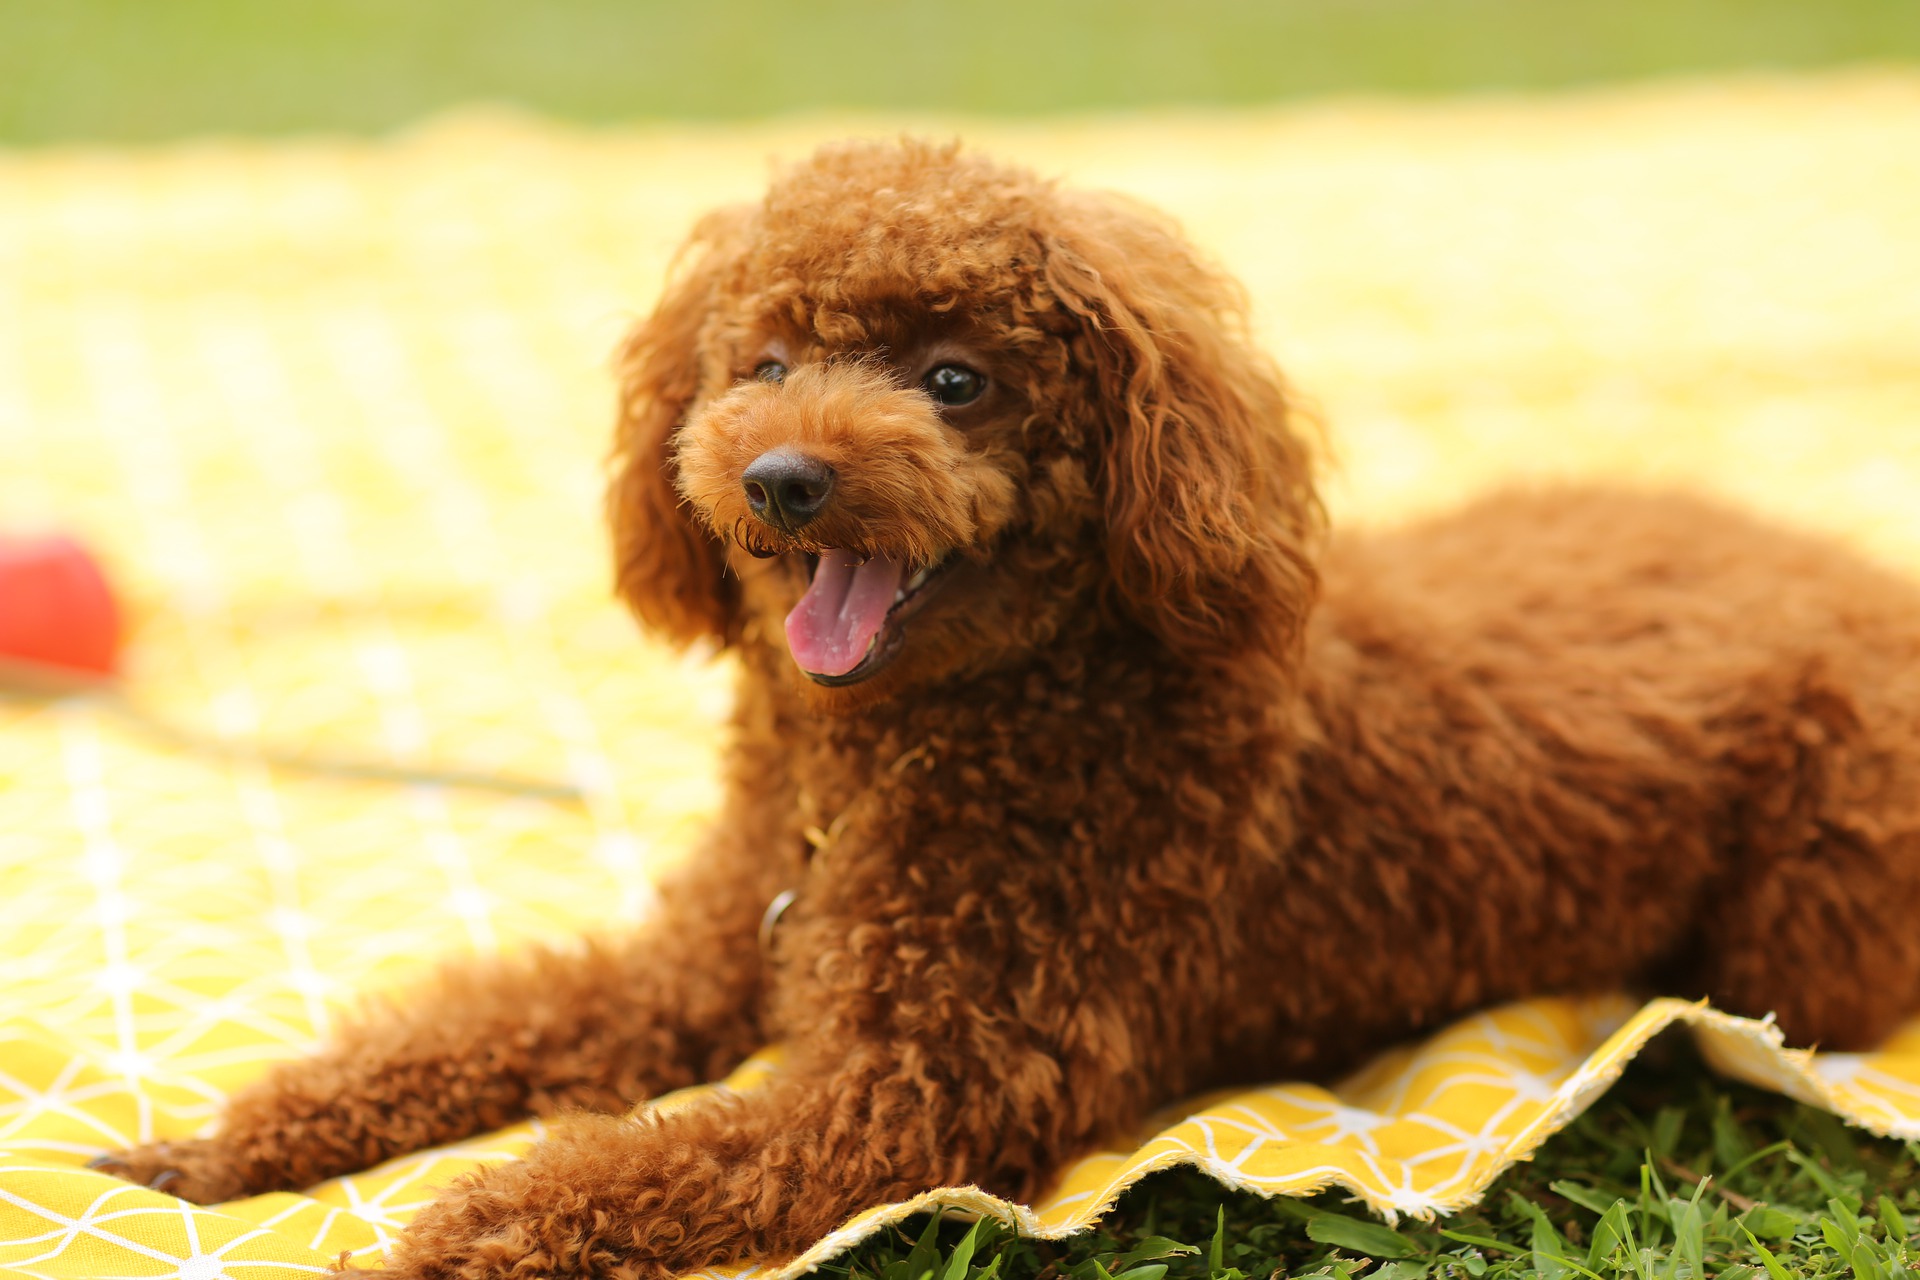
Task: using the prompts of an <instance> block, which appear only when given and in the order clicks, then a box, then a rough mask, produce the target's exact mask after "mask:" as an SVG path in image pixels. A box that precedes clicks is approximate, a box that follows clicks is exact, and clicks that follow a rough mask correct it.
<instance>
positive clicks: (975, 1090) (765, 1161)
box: [379, 1046, 1072, 1280]
mask: <svg viewBox="0 0 1920 1280" xmlns="http://www.w3.org/2000/svg"><path fill="white" fill-rule="evenodd" d="M1010 1065H1013V1066H1015V1067H1016V1069H1017V1066H1018V1064H1010ZM1027 1065H1028V1066H1030V1067H1031V1066H1032V1065H1033V1064H1027ZM1050 1065H1051V1064H1048V1066H1049V1067H1050ZM1040 1074H1041V1076H1043V1077H1044V1076H1048V1074H1049V1072H1048V1070H1046V1069H1042V1070H1041V1072H1040ZM962 1076H967V1077H971V1078H972V1081H973V1082H972V1083H969V1084H967V1085H965V1086H964V1087H962V1086H961V1084H960V1078H961V1077H962ZM1052 1083H1058V1076H1057V1075H1053V1076H1051V1077H1050V1084H1052ZM1034 1084H1035V1081H1034V1079H1032V1078H1028V1079H1025V1080H1019V1079H1010V1078H1008V1077H1004V1076H994V1075H985V1076H983V1075H982V1073H981V1072H979V1071H978V1070H977V1069H973V1070H962V1069H960V1067H959V1064H957V1063H952V1062H945V1061H942V1060H941V1055H940V1052H939V1051H937V1050H936V1051H933V1052H926V1051H923V1050H922V1049H921V1048H919V1047H897V1046H896V1047H894V1048H886V1049H883V1048H880V1047H877V1046H869V1047H863V1048H862V1049H860V1050H859V1051H858V1054H857V1056H856V1057H853V1058H851V1059H848V1060H846V1061H843V1062H842V1063H840V1064H838V1066H837V1068H835V1069H833V1070H831V1071H827V1072H822V1073H820V1074H802V1075H798V1076H795V1075H792V1074H789V1075H785V1076H782V1077H778V1078H776V1080H775V1081H774V1082H773V1083H771V1084H770V1085H768V1086H767V1087H766V1088H765V1089H764V1090H761V1091H758V1092H755V1093H751V1094H746V1095H743V1096H738V1097H731V1096H729V1097H722V1098H719V1099H713V1100H709V1101H707V1102H703V1103H702V1104H699V1105H695V1106H691V1107H688V1108H685V1109H683V1110H679V1111H675V1112H671V1113H669V1114H665V1115H645V1116H641V1117H638V1118H635V1119H620V1118H614V1117H606V1116H583V1117H578V1118H574V1119H570V1120H568V1121H565V1122H563V1123H562V1124H561V1125H559V1126H557V1127H556V1130H555V1132H554V1134H553V1136H552V1137H550V1138H549V1139H548V1140H547V1141H545V1142H542V1143H541V1144H539V1145H538V1146H536V1147H535V1148H534V1149H533V1150H532V1151H531V1152H529V1153H528V1155H527V1158H526V1159H525V1160H522V1161H517V1162H514V1163H512V1164H505V1165H497V1166H493V1167H490V1168H487V1169H484V1170H482V1171H480V1172H478V1173H475V1174H471V1175H468V1176H467V1177H466V1178H465V1179H463V1180H462V1181H460V1182H458V1183H455V1184H454V1185H453V1186H452V1187H451V1188H450V1189H449V1190H448V1191H446V1192H445V1193H443V1194H442V1196H441V1197H440V1198H439V1199H438V1200H436V1201H434V1203H433V1204H431V1205H429V1206H428V1207H427V1208H426V1209H424V1210H423V1211H422V1212H421V1213H420V1215H419V1216H418V1217H417V1218H416V1219H415V1220H414V1222H413V1224H412V1225H411V1226H410V1227H409V1228H408V1230H407V1232H406V1233H405V1235H403V1236H402V1237H401V1239H400V1241H399V1242H398V1244H397V1246H396V1248H395V1251H394V1253H393V1254H392V1256H391V1257H390V1258H389V1259H388V1260H387V1263H386V1269H385V1270H384V1271H382V1272H380V1273H379V1274H381V1275H384V1276H388V1277H390V1278H392V1280H452V1278H454V1277H458V1278H459V1280H505V1278H507V1277H528V1276H581V1277H613V1276H619V1277H625V1278H628V1280H632V1278H635V1277H642V1278H652V1280H664V1278H665V1277H670V1276H677V1275H684V1274H686V1273H688V1272H690V1271H695V1270H698V1269H700V1268H702V1267H707V1266H712V1265H717V1264H722V1263H727V1262H732V1261H738V1260H742V1259H747V1258H751V1259H753V1260H755V1261H761V1262H768V1261H775V1260H780V1259H786V1258H790V1257H792V1256H794V1255H796V1254H798V1253H799V1252H801V1251H802V1250H804V1249H805V1248H806V1247H807V1246H809V1245H811V1244H812V1243H814V1242H815V1241H816V1240H818V1239H820V1238H821V1237H822V1236H824V1235H825V1234H826V1233H827V1232H829V1231H831V1230H833V1229H834V1228H835V1227H838V1226H840V1225H842V1224H843V1223H844V1222H846V1220H847V1219H848V1218H849V1217H851V1216H852V1215H854V1214H855V1213H858V1212H859V1211H860V1210H862V1209H865V1208H868V1207H871V1206H873V1205H877V1204H884V1203H888V1202H891V1201H897V1200H901V1199H905V1198H906V1197H909V1196H912V1195H914V1194H917V1193H919V1192H922V1191H926V1190H929V1189H931V1188H933V1187H937V1186H945V1185H959V1184H964V1183H969V1182H973V1183H979V1184H984V1185H986V1186H988V1187H989V1188H991V1189H994V1190H998V1191H1001V1192H1003V1193H1006V1194H1011V1195H1023V1194H1031V1190H1032V1185H1033V1181H1032V1179H1033V1171H1034V1170H1039V1171H1040V1172H1041V1173H1042V1174H1044V1173H1046V1172H1048V1171H1050V1170H1051V1169H1052V1167H1053V1165H1054V1164H1055V1163H1056V1161H1057V1159H1058V1158H1059V1157H1060V1156H1061V1155H1062V1154H1063V1153H1062V1152H1061V1151H1059V1150H1058V1149H1057V1147H1058V1146H1059V1145H1060V1143H1061V1141H1062V1137H1063V1135H1062V1133H1061V1128H1062V1125H1061V1120H1062V1117H1063V1116H1064V1114H1065V1113H1066V1112H1068V1111H1070V1110H1071V1109H1072V1108H1069V1107H1064V1106H1059V1105H1056V1104H1057V1102H1058V1100H1057V1099H1053V1098H1052V1088H1051V1087H1048V1088H1045V1089H1035V1088H1034V1087H1033V1086H1034Z"/></svg>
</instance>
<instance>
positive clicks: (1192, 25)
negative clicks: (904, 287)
mask: <svg viewBox="0 0 1920 1280" xmlns="http://www.w3.org/2000/svg"><path fill="white" fill-rule="evenodd" d="M1916 60H1920V0H1266V2H1264V3H1263V2H1256V0H948V2H946V3H936V2H935V0H891V2H889V0H731V2H729V0H715V2H710V3H700V2H698V0H0V142H4V143H35V142H46V141H54V140H80V141H106V142H120V141H148V140H155V139H164V138H173V137H180V136H186V135H193V134H200V133H207V132H242V133H287V132H301V131H310V130H351V131H378V130H385V129H389V128H392V127H394V126H397V125H400V124H403V123H405V122H407V121H409V120H413V119H416V118H418V117H420V116H422V115H426V114H430V113H432V112H433V111H435V110H438V109H441V108H444V107H447V106H450V105H452V104H455V103H464V102H472V101H476V100H483V101H485V100H490V101H506V102H514V103H518V104H521V105H524V106H526V107H529V108H532V109H534V110H538V111H541V112H545V113H549V114H552V115H557V116H560V117H563V118H568V119H574V120H580V121H589V122H597V121H613V120H634V119H649V118H651V119H738V118H743V117H756V116H766V115H771V114H776V113H780V112H787V111H795V110H806V109H830V108H856V109H870V110H871V109H878V110H889V109H892V110H912V111H967V112H986V113H996V114H1032V113H1043V112H1055V111H1088V110H1102V109H1115V108H1122V109H1124V108H1134V107H1146V106H1160V105H1169V104H1194V105H1207V104H1244V103H1255V102H1265V101H1274V100H1280V99H1285V98H1292V97H1299V96H1302V95H1309V94H1318V93H1327V92H1394V93H1434V92H1448V91H1459V90H1482V89H1506V88H1537V87H1543V86H1556V85H1569V84H1582V83H1591V82H1595V81H1602V80H1619V79H1632V78H1640V77H1647V76H1657V75H1666V74H1672V73H1680V72H1694V71H1709V70H1728V69H1758V68H1801V67H1818V66H1833V65H1843V64H1850V63H1858V62H1893V61H1900V62H1911V61H1916Z"/></svg>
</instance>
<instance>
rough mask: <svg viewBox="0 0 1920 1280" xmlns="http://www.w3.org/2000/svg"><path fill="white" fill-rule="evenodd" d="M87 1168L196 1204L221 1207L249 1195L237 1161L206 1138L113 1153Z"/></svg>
mask: <svg viewBox="0 0 1920 1280" xmlns="http://www.w3.org/2000/svg"><path fill="white" fill-rule="evenodd" d="M87 1167H88V1168H90V1169H98V1170H100V1171H101V1172H103V1173H110V1174H112V1175H113V1176H114V1177H116V1178H124V1179H126V1180H127V1181H128V1182H133V1183H138V1184H139V1185H141V1186H143V1187H152V1188H153V1189H154V1190H155V1191H164V1192H166V1193H167V1194H168V1195H170V1196H179V1197H180V1198H181V1199H182V1200H191V1201H193V1202H194V1203H195V1204H219V1203H220V1202H221V1201H223V1200H234V1199H237V1198H239V1197H240V1196H242V1195H244V1194H246V1187H245V1186H244V1184H243V1180H242V1178H241V1174H240V1169H239V1166H238V1165H237V1164H236V1163H235V1161H234V1159H233V1157H232V1156H231V1155H230V1154H229V1153H228V1152H227V1151H226V1150H224V1149H223V1148H222V1147H221V1146H220V1145H219V1144H218V1143H216V1142H214V1141H212V1140H210V1139H206V1138H196V1139H190V1140H187V1141H182V1142H153V1143H148V1144H147V1145H146V1146H144V1147H134V1148H132V1149H131V1150H127V1151H110V1152H108V1153H107V1154H106V1155H102V1156H95V1157H94V1158H93V1159H92V1160H89V1161H88V1162H87Z"/></svg>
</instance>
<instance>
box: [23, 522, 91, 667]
mask: <svg viewBox="0 0 1920 1280" xmlns="http://www.w3.org/2000/svg"><path fill="white" fill-rule="evenodd" d="M119 649H120V609H119V606H118V605H116V604H115V603H114V599H113V589H112V588H111V587H109V586H108V585H107V578H106V575H105V574H103V573H102V572H101V571H100V566H99V564H98V563H97V562H96V561H95V560H94V558H93V557H92V556H91V555H89V554H88V552H87V549H86V548H85V547H83V546H81V545H80V544H79V543H78V542H75V541H74V540H73V539H72V538H68V537H63V536H60V535H57V534H56V535H53V536H50V537H42V538H29V539H23V538H0V663H5V662H28V663H35V664H38V665H41V666H49V667H64V668H68V669H71V670H76V671H85V672H92V673H96V674H99V675H112V674H113V672H114V669H115V666H116V659H117V657H118V654H119Z"/></svg>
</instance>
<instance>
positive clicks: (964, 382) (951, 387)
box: [921, 364, 987, 407]
mask: <svg viewBox="0 0 1920 1280" xmlns="http://www.w3.org/2000/svg"><path fill="white" fill-rule="evenodd" d="M921 385H923V386H925V387H926V389H927V391H928V393H929V394H930V395H932V396H933V398H934V399H935V400H938V401H939V402H940V403H941V404H944V405H948V406H950V407H951V406H956V405H963V404H972V403H973V402H974V401H975V400H978V399H979V398H980V393H981V392H983V391H985V390H986V389H987V380H986V378H984V377H982V376H981V375H980V374H977V373H975V372H974V371H973V370H971V369H969V368H967V367H966V366H965V365H963V364H943V365H941V366H940V367H939V368H937V369H935V370H933V371H932V372H931V373H929V374H928V375H927V376H926V377H925V378H923V379H922V380H921Z"/></svg>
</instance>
